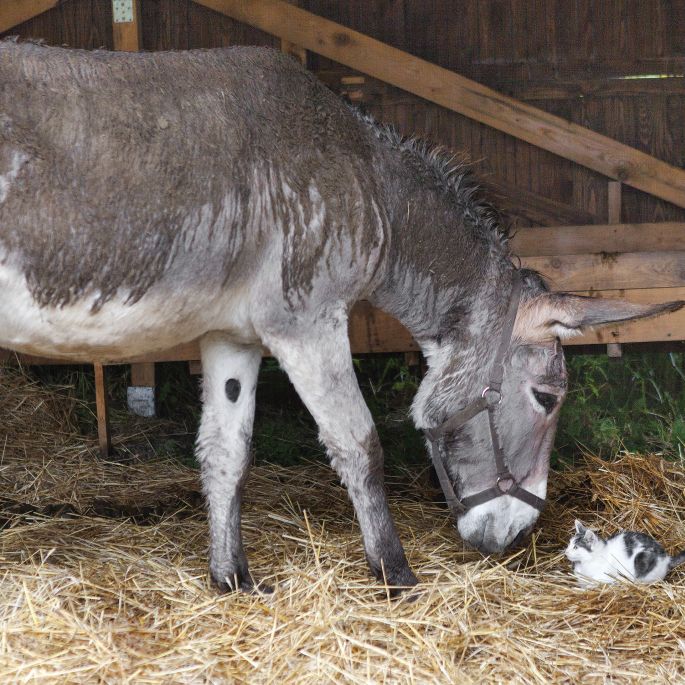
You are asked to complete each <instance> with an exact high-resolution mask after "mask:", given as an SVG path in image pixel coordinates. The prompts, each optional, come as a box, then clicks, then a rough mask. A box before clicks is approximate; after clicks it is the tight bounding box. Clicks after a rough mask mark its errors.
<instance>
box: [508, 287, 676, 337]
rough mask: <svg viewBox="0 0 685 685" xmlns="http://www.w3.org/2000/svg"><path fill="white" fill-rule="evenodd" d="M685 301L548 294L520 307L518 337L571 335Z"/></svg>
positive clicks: (663, 311) (661, 311)
mask: <svg viewBox="0 0 685 685" xmlns="http://www.w3.org/2000/svg"><path fill="white" fill-rule="evenodd" d="M683 305H685V302H684V301H682V300H678V301H676V302H666V303H663V304H634V303H633V302H627V301H626V300H611V299H605V298H601V297H584V296H582V295H570V294H568V293H544V294H542V295H538V296H536V297H533V298H531V299H529V300H525V301H524V302H522V303H521V305H520V307H519V312H518V314H517V315H516V324H515V325H514V336H515V337H516V338H517V339H518V340H520V341H522V342H525V343H534V342H543V341H546V340H553V339H554V338H561V339H562V340H564V339H566V338H571V337H573V336H574V335H581V334H582V333H584V332H585V331H586V330H587V329H589V328H594V327H598V326H607V325H610V324H614V323H619V322H621V321H634V320H635V319H644V318H647V317H649V316H657V315H659V314H666V313H668V312H676V311H678V310H679V309H680V308H681V307H682V306H683Z"/></svg>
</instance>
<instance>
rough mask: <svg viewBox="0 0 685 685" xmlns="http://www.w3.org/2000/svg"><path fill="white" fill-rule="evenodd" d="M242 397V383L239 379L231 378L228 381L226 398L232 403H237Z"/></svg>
mask: <svg viewBox="0 0 685 685" xmlns="http://www.w3.org/2000/svg"><path fill="white" fill-rule="evenodd" d="M239 396H240V381H239V380H238V379H237V378H229V379H228V380H227V381H226V397H228V399H229V400H230V401H231V402H237V401H238V397H239Z"/></svg>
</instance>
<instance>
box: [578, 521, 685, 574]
mask: <svg viewBox="0 0 685 685" xmlns="http://www.w3.org/2000/svg"><path fill="white" fill-rule="evenodd" d="M575 525H576V533H575V535H574V536H573V537H572V538H571V541H570V542H569V543H568V547H567V548H566V552H565V554H566V557H567V558H568V559H569V561H571V562H572V563H573V574H574V575H575V576H576V578H577V579H578V582H579V583H580V585H581V587H592V586H593V585H596V584H598V583H608V584H611V583H615V582H617V581H618V580H621V579H624V580H630V581H633V582H634V583H655V582H657V581H659V580H663V579H664V578H665V577H666V574H667V573H668V572H669V571H670V570H671V569H672V568H675V567H676V566H678V565H679V564H682V563H683V562H685V551H684V552H681V553H680V554H677V555H676V556H674V557H672V556H670V555H669V554H668V552H666V550H665V549H664V548H663V547H662V546H661V545H660V544H659V543H658V542H657V541H656V540H655V539H654V538H652V537H650V536H649V535H645V534H644V533H634V532H632V531H623V532H621V533H616V534H615V535H612V536H611V537H610V538H609V539H608V540H603V539H602V538H601V537H599V535H597V533H595V531H593V530H591V529H590V528H586V527H585V526H584V525H583V524H582V523H581V522H580V521H578V520H576V524H575Z"/></svg>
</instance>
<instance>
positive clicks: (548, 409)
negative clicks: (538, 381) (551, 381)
mask: <svg viewBox="0 0 685 685" xmlns="http://www.w3.org/2000/svg"><path fill="white" fill-rule="evenodd" d="M532 390H533V397H534V398H535V401H536V402H537V403H538V404H539V405H540V406H541V407H542V408H543V409H544V410H545V413H546V414H551V413H552V411H553V410H554V407H556V406H557V396H556V395H552V393H549V392H540V390H535V388H533V389H532Z"/></svg>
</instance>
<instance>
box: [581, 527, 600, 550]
mask: <svg viewBox="0 0 685 685" xmlns="http://www.w3.org/2000/svg"><path fill="white" fill-rule="evenodd" d="M583 540H585V542H587V543H588V545H590V546H592V545H594V544H595V542H597V533H595V531H594V530H590V529H589V528H586V529H585V533H584V534H583Z"/></svg>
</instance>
